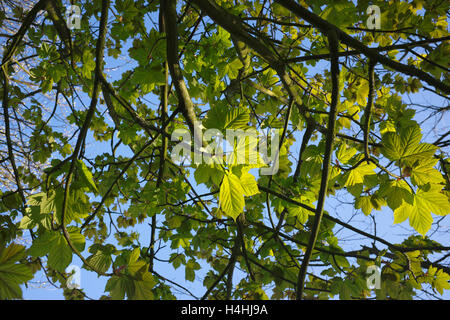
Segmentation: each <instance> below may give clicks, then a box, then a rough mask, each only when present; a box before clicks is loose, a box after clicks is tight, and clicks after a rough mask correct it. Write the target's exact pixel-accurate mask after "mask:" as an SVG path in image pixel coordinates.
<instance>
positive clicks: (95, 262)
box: [86, 249, 112, 273]
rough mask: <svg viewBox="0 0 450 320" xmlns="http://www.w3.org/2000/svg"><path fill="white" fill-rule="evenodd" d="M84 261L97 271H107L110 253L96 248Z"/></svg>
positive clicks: (110, 259)
mask: <svg viewBox="0 0 450 320" xmlns="http://www.w3.org/2000/svg"><path fill="white" fill-rule="evenodd" d="M86 261H87V262H88V263H89V265H90V266H92V267H93V268H95V270H96V271H99V272H103V273H105V272H107V271H108V269H109V267H110V266H111V263H112V258H111V254H110V253H108V252H105V251H104V250H100V249H99V250H97V251H96V252H95V253H94V254H93V255H91V256H89V257H88V258H87V259H86Z"/></svg>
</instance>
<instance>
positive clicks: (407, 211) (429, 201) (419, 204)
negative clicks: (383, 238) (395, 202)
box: [394, 190, 450, 235]
mask: <svg viewBox="0 0 450 320" xmlns="http://www.w3.org/2000/svg"><path fill="white" fill-rule="evenodd" d="M413 199H414V202H413V204H409V203H407V202H405V203H403V204H402V205H401V206H400V207H399V208H397V209H396V210H395V211H394V223H400V222H403V221H404V220H406V218H409V224H410V225H411V227H413V228H414V229H415V230H416V231H417V232H419V233H420V234H422V235H425V234H426V233H427V232H428V230H430V228H431V224H432V223H433V217H432V216H431V213H434V214H437V215H447V214H449V213H450V203H449V201H448V198H447V197H446V196H445V195H444V194H442V193H438V192H425V191H422V190H419V191H418V192H417V193H416V194H415V195H414V198H413Z"/></svg>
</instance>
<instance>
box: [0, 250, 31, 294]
mask: <svg viewBox="0 0 450 320" xmlns="http://www.w3.org/2000/svg"><path fill="white" fill-rule="evenodd" d="M24 254H25V247H24V246H21V245H18V244H15V243H11V244H10V245H9V246H7V247H4V246H0V299H1V300H5V299H22V289H21V288H20V285H21V284H22V283H24V282H27V281H29V280H31V279H32V278H33V274H32V272H31V269H30V268H29V267H28V266H26V265H24V264H20V263H16V262H17V261H18V260H20V259H22V258H23V256H24Z"/></svg>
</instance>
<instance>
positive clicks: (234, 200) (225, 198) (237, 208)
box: [219, 172, 245, 220]
mask: <svg viewBox="0 0 450 320" xmlns="http://www.w3.org/2000/svg"><path fill="white" fill-rule="evenodd" d="M219 202H220V207H221V208H222V210H223V212H225V214H226V215H227V216H230V217H232V218H233V219H234V220H236V218H237V216H238V215H239V214H241V213H242V212H243V210H244V205H245V200H244V189H243V188H242V185H241V181H240V180H239V178H238V177H237V176H236V175H234V174H233V173H231V172H227V173H226V174H225V176H224V177H223V180H222V184H221V186H220V192H219Z"/></svg>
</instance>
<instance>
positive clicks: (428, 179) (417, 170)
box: [411, 158, 445, 186]
mask: <svg viewBox="0 0 450 320" xmlns="http://www.w3.org/2000/svg"><path fill="white" fill-rule="evenodd" d="M437 161H438V160H437V159H432V158H430V159H423V160H421V161H419V162H418V163H417V164H414V165H413V166H412V168H411V182H412V183H414V184H415V185H416V186H423V185H426V184H427V183H432V184H440V183H444V182H445V179H444V178H443V177H442V174H441V173H440V172H439V171H438V170H437V169H435V168H434V166H435V165H436V162H437Z"/></svg>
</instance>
